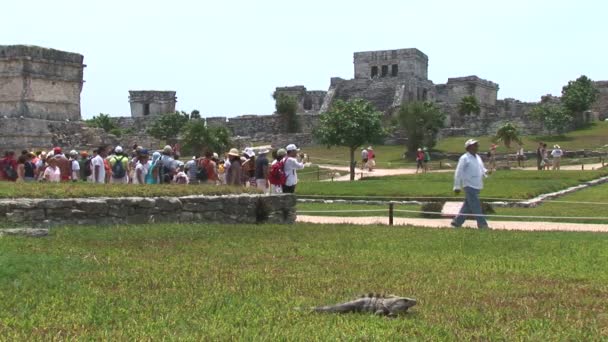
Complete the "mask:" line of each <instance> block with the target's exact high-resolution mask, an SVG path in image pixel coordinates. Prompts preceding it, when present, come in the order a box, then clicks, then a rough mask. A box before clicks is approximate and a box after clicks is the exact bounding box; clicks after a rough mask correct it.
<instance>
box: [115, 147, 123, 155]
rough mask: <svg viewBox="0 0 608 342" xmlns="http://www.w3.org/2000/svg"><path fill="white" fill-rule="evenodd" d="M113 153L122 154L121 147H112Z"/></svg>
mask: <svg viewBox="0 0 608 342" xmlns="http://www.w3.org/2000/svg"><path fill="white" fill-rule="evenodd" d="M114 152H116V153H122V146H116V147H114Z"/></svg>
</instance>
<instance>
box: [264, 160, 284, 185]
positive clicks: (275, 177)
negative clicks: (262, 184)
mask: <svg viewBox="0 0 608 342" xmlns="http://www.w3.org/2000/svg"><path fill="white" fill-rule="evenodd" d="M268 182H270V184H272V185H285V183H286V182H287V175H286V174H285V159H281V160H279V161H277V162H276V163H274V164H272V166H271V167H270V172H269V173H268Z"/></svg>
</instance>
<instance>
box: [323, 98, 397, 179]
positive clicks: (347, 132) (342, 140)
mask: <svg viewBox="0 0 608 342" xmlns="http://www.w3.org/2000/svg"><path fill="white" fill-rule="evenodd" d="M382 115H383V114H382V113H381V112H379V111H376V110H375V109H374V107H373V106H372V105H371V104H370V103H369V102H367V101H365V100H362V99H354V100H350V101H348V102H345V101H342V100H337V101H335V102H334V104H333V105H332V107H331V110H330V111H328V112H325V113H323V114H321V116H320V118H319V126H318V128H317V129H316V131H315V137H316V138H317V140H318V141H319V142H320V143H321V144H323V145H326V146H327V148H330V147H331V146H346V147H348V149H349V151H350V180H351V181H352V180H355V151H356V150H357V149H358V148H359V147H361V146H362V145H364V144H367V143H373V144H376V143H381V142H382V140H383V138H384V136H385V131H384V129H383V128H382Z"/></svg>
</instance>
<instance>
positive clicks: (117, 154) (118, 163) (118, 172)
mask: <svg viewBox="0 0 608 342" xmlns="http://www.w3.org/2000/svg"><path fill="white" fill-rule="evenodd" d="M108 162H109V163H110V165H111V167H112V178H111V183H112V184H128V183H129V158H128V157H127V156H125V155H124V152H123V149H122V146H116V147H115V148H114V155H113V156H112V157H110V159H109V160H108Z"/></svg>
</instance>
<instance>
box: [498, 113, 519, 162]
mask: <svg viewBox="0 0 608 342" xmlns="http://www.w3.org/2000/svg"><path fill="white" fill-rule="evenodd" d="M493 141H494V142H496V143H499V142H502V143H503V145H505V147H506V148H507V165H509V154H510V153H511V143H512V142H516V143H518V144H521V139H520V138H519V132H518V131H517V127H515V125H513V124H512V123H510V122H507V123H505V124H504V125H502V126H501V127H500V128H499V129H498V131H496V135H495V136H494V139H493Z"/></svg>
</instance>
